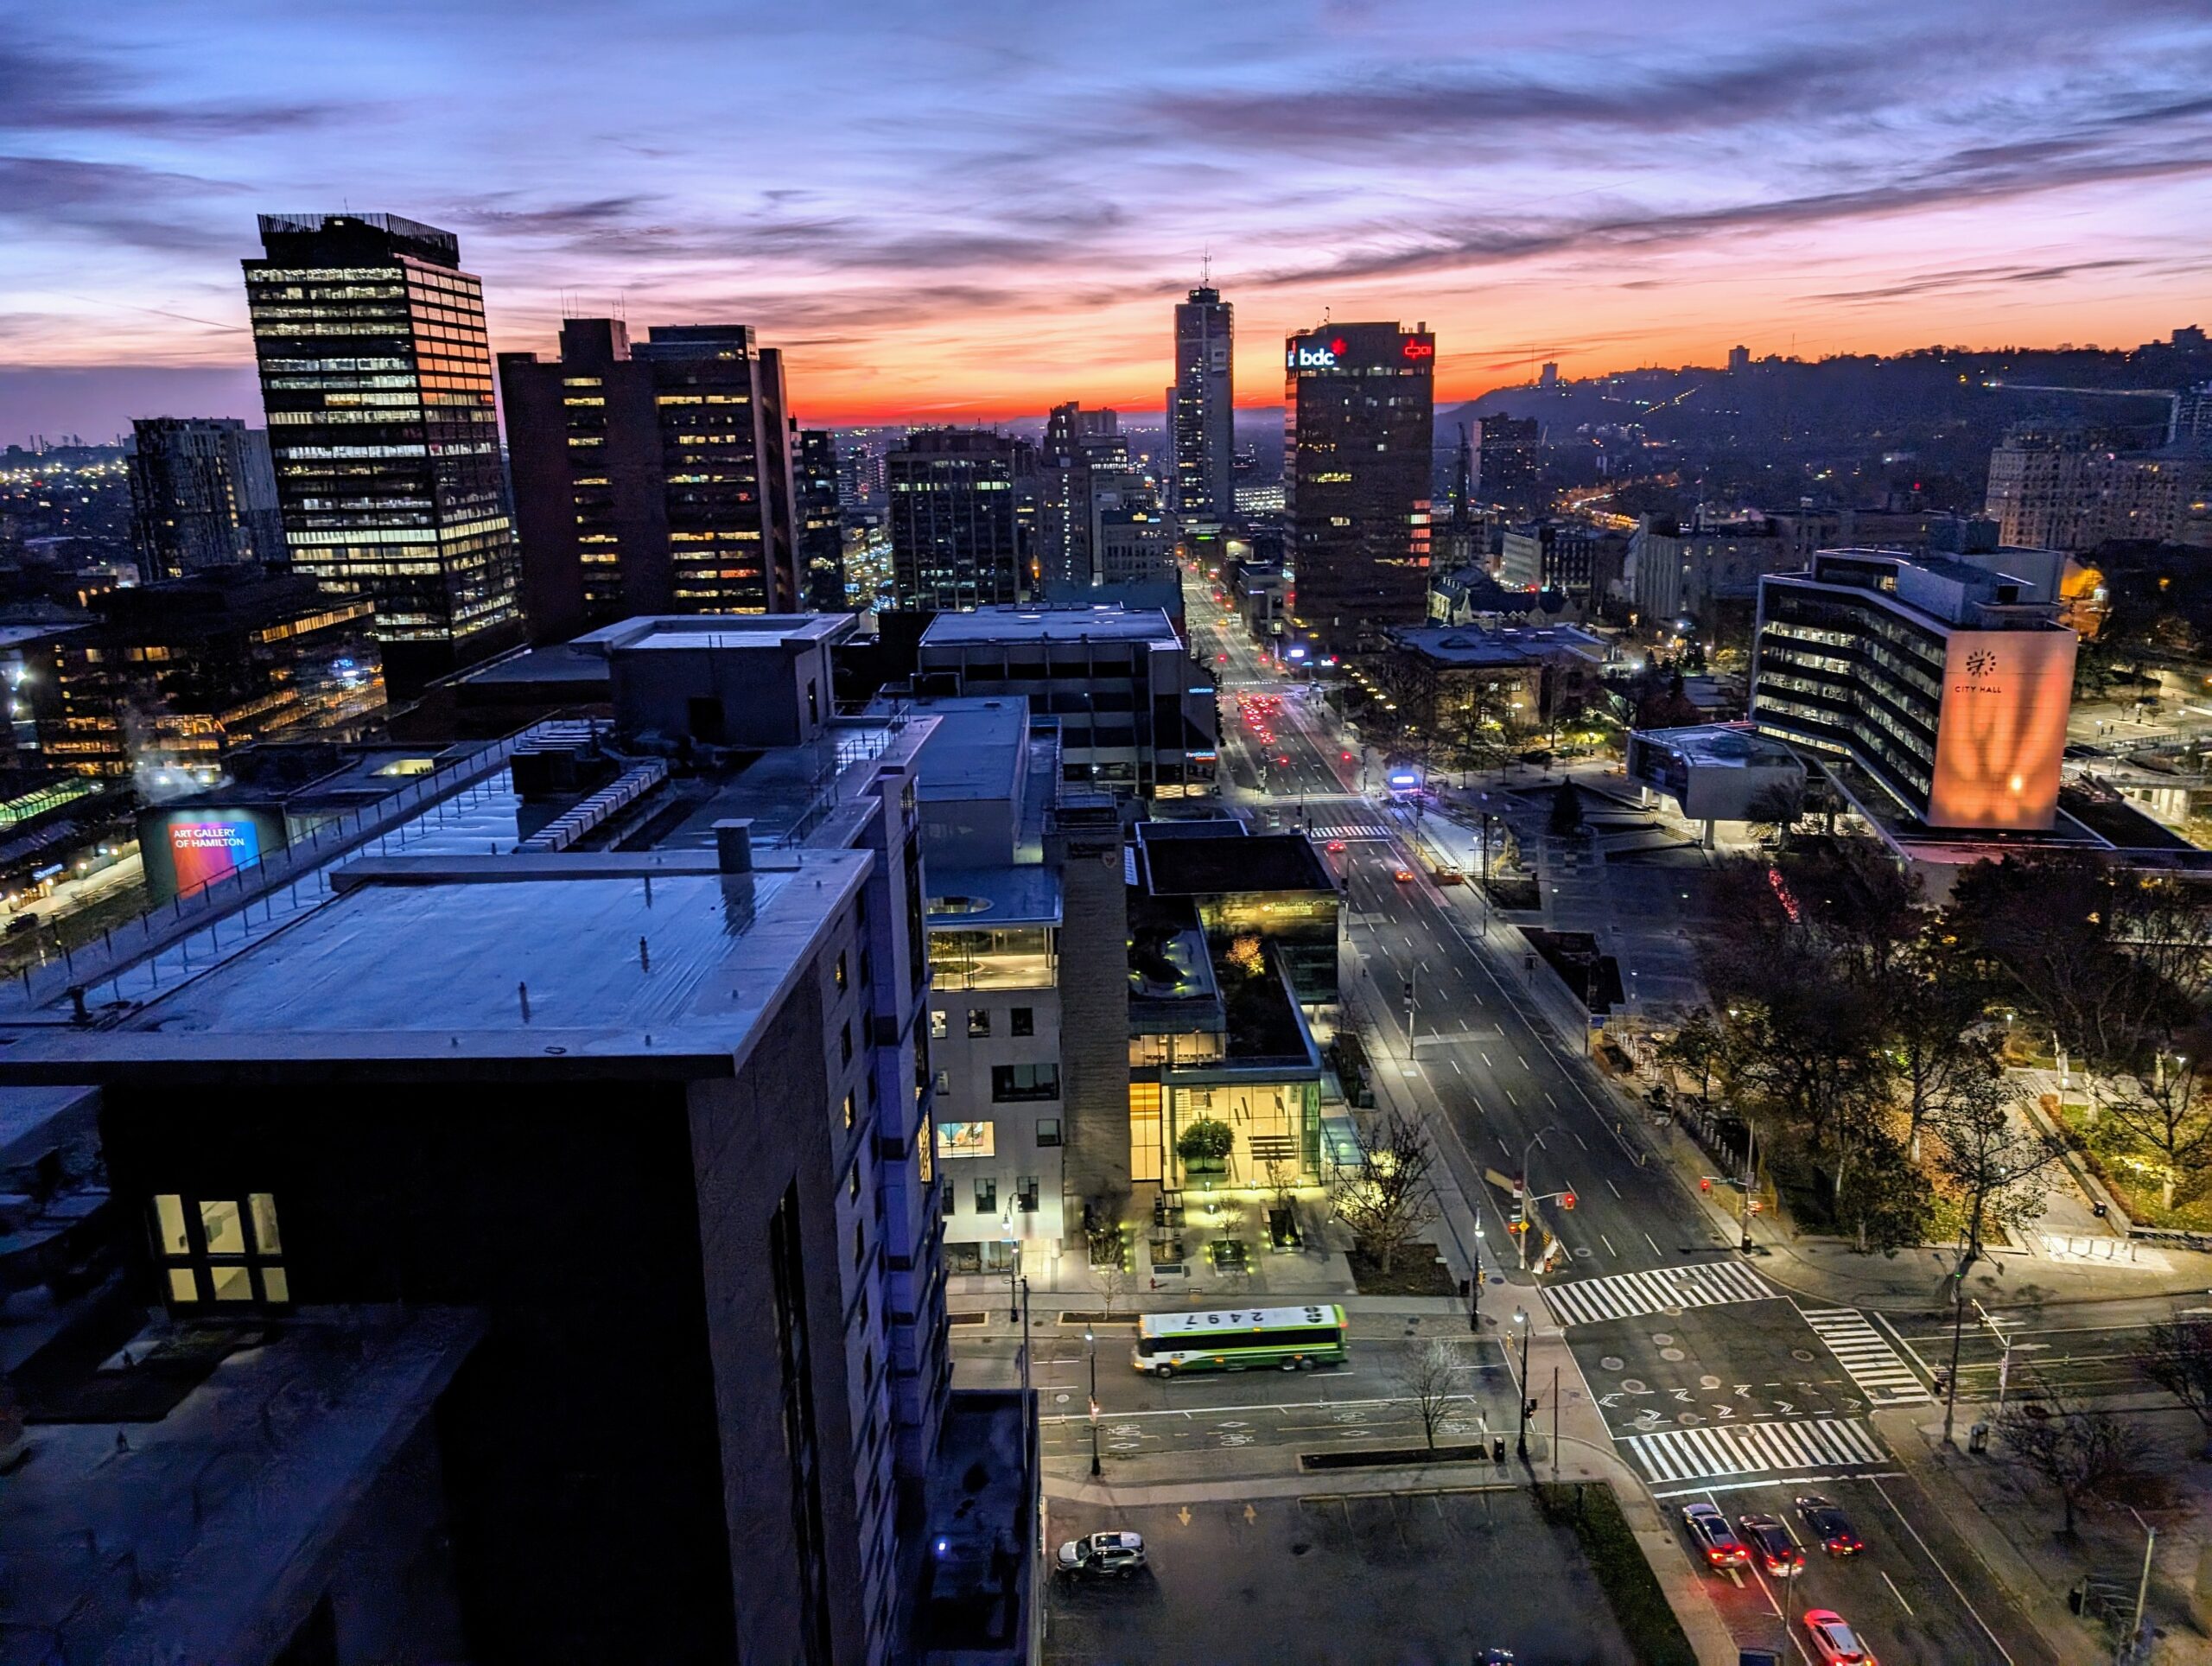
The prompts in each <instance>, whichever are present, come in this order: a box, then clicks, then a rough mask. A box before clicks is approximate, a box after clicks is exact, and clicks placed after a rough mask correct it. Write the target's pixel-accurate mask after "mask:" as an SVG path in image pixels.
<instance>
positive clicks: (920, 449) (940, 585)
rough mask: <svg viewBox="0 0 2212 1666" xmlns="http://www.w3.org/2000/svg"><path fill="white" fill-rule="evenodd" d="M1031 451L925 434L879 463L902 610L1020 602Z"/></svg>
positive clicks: (983, 438) (1026, 568) (959, 431)
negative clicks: (886, 489)
mask: <svg viewBox="0 0 2212 1666" xmlns="http://www.w3.org/2000/svg"><path fill="white" fill-rule="evenodd" d="M1035 457H1036V454H1035V452H1034V450H1033V448H1031V447H1030V445H1029V443H1028V442H1027V441H1025V440H1016V439H1011V438H1008V437H1007V436H1005V435H1002V434H994V433H991V432H990V431H989V430H988V429H972V428H925V429H916V430H915V431H914V432H913V433H912V434H910V435H908V436H906V443H905V444H904V445H902V446H900V447H899V448H898V449H897V450H896V451H893V453H892V454H891V455H889V456H888V457H887V458H885V459H884V473H885V475H886V477H887V479H886V484H887V486H888V487H889V489H890V495H891V553H892V563H893V588H894V592H895V595H896V596H897V599H898V605H899V607H907V608H912V607H935V608H959V607H985V606H988V604H990V603H992V602H995V601H1020V600H1022V599H1023V597H1024V596H1025V595H1027V594H1028V593H1029V592H1030V590H1031V589H1032V588H1033V582H1034V580H1033V575H1032V573H1031V571H1030V550H1029V543H1030V522H1031V520H1032V518H1033V506H1032V505H1030V504H1029V503H1027V501H1026V500H1027V499H1030V498H1032V497H1033V495H1034V492H1035V486H1036V480H1035Z"/></svg>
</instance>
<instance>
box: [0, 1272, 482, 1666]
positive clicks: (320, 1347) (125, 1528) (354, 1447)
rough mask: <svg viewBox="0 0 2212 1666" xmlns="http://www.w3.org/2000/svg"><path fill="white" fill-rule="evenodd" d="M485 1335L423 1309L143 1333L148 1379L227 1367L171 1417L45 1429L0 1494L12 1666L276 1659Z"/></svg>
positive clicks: (5, 1661) (1, 1646) (142, 1370)
mask: <svg viewBox="0 0 2212 1666" xmlns="http://www.w3.org/2000/svg"><path fill="white" fill-rule="evenodd" d="M479 1332H480V1321H479V1320H478V1319H476V1318H475V1317H474V1315H472V1314H469V1313H461V1312H458V1311H456V1310H454V1309H451V1308H438V1307H410V1308H408V1309H407V1310H405V1311H404V1313H403V1312H402V1311H400V1310H398V1309H389V1310H385V1309H379V1310H374V1311H371V1312H367V1313H353V1312H349V1311H341V1310H330V1309H324V1310H319V1311H318V1310H306V1311H303V1312H302V1313H300V1314H299V1315H297V1316H296V1317H295V1318H294V1319H291V1320H289V1321H288V1322H287V1324H286V1325H285V1326H284V1327H283V1330H282V1331H281V1332H270V1333H268V1334H267V1335H266V1336H265V1337H264V1336H263V1335H262V1334H261V1333H259V1332H243V1333H237V1337H236V1340H235V1341H233V1342H232V1343H230V1344H228V1345H226V1342H225V1340H224V1339H223V1338H222V1337H221V1335H220V1333H215V1334H213V1335H207V1336H200V1337H194V1336H193V1334H192V1333H191V1332H177V1333H169V1332H167V1330H166V1327H165V1326H164V1327H162V1329H160V1330H159V1331H156V1332H145V1333H142V1334H141V1335H140V1336H139V1337H138V1338H137V1339H134V1341H133V1343H132V1345H131V1352H132V1354H133V1356H134V1358H136V1359H137V1360H138V1361H139V1362H141V1363H140V1364H139V1366H137V1367H136V1368H134V1369H135V1370H137V1374H138V1375H140V1376H141V1377H144V1378H148V1379H150V1378H153V1377H156V1374H157V1373H156V1369H154V1368H152V1367H150V1366H149V1365H147V1364H146V1363H145V1362H146V1361H147V1359H148V1357H149V1355H154V1356H156V1358H158V1357H159V1356H160V1353H161V1351H162V1349H163V1348H164V1347H165V1346H166V1347H168V1348H171V1349H173V1348H175V1345H176V1344H177V1342H178V1341H179V1340H180V1339H183V1340H188V1341H189V1342H190V1343H192V1344H193V1345H195V1346H196V1347H197V1348H198V1349H199V1350H200V1351H201V1354H202V1358H203V1361H204V1358H205V1355H206V1354H207V1353H208V1352H213V1353H214V1354H215V1355H216V1356H217V1358H218V1363H216V1364H214V1365H213V1369H212V1370H211V1371H209V1372H208V1373H207V1375H206V1376H205V1377H204V1378H203V1379H202V1380H200V1382H199V1383H198V1385H197V1386H195V1387H194V1388H191V1389H189V1390H188V1391H187V1392H186V1393H185V1394H184V1396H183V1397H182V1398H181V1399H180V1400H178V1401H177V1402H175V1404H174V1405H172V1406H170V1407H168V1408H167V1409H166V1412H165V1414H164V1413H161V1412H156V1413H154V1415H151V1416H150V1417H142V1418H141V1419H139V1420H137V1421H133V1420H132V1419H130V1417H129V1416H128V1415H119V1416H111V1417H109V1418H105V1419H102V1420H100V1421H86V1422H74V1421H71V1422H35V1423H33V1424H32V1426H31V1428H30V1431H29V1435H30V1446H31V1447H32V1452H31V1455H30V1459H29V1461H28V1462H26V1463H25V1464H24V1465H23V1466H22V1467H21V1469H20V1470H18V1471H17V1472H16V1473H14V1474H12V1475H10V1477H9V1478H8V1484H7V1485H6V1486H5V1487H4V1488H0V1561H4V1562H5V1564H6V1565H7V1567H8V1570H9V1587H10V1589H9V1599H10V1600H9V1607H8V1618H9V1620H10V1624H9V1625H5V1626H0V1666H44V1663H46V1662H48V1661H52V1660H59V1659H69V1660H95V1659H97V1660H108V1661H156V1660H160V1661H168V1660H210V1661H212V1660H245V1659H251V1660H261V1659H268V1658H271V1657H273V1656H275V1654H276V1653H277V1650H278V1649H279V1648H280V1647H281V1646H282V1644H283V1638H284V1637H285V1636H287V1635H289V1632H290V1631H291V1630H292V1629H293V1628H296V1626H297V1625H299V1623H300V1621H301V1620H302V1618H305V1614H306V1611H307V1605H308V1602H309V1601H310V1600H311V1599H312V1597H313V1594H314V1592H315V1587H316V1585H317V1583H318V1582H319V1581H320V1580H322V1579H325V1578H327V1576H328V1574H329V1572H330V1569H331V1567H332V1564H333V1561H334V1559H335V1558H337V1557H340V1556H342V1555H344V1554H345V1552H346V1531H347V1529H348V1527H349V1526H350V1524H351V1521H352V1517H353V1515H354V1513H355V1512H356V1511H358V1510H361V1509H362V1508H363V1505H364V1501H365V1499H366V1498H367V1497H369V1496H370V1495H371V1494H372V1490H373V1484H374V1482H375V1481H376V1480H377V1478H378V1476H380V1475H382V1474H383V1473H385V1472H386V1471H387V1470H388V1469H389V1468H390V1467H391V1464H392V1463H393V1461H394V1459H397V1457H398V1455H399V1453H400V1449H401V1447H402V1446H403V1445H404V1442H405V1441H406V1440H407V1439H408V1438H409V1436H410V1434H412V1433H413V1432H414V1431H415V1430H416V1429H417V1428H420V1427H421V1426H422V1424H423V1421H424V1420H425V1419H426V1418H427V1417H428V1416H429V1415H430V1413H431V1410H432V1407H433V1404H434V1402H435V1399H436V1397H437V1396H438V1395H439V1394H441V1393H442V1391H443V1390H444V1389H445V1386H446V1384H447V1383H448V1382H449V1381H450V1380H451V1379H452V1377H453V1374H454V1371H455V1370H457V1369H458V1368H459V1366H460V1364H461V1361H462V1360H463V1358H466V1357H467V1353H468V1351H469V1350H470V1348H472V1347H473V1346H474V1345H475V1340H476V1338H477V1336H478V1334H479ZM238 1341H244V1342H247V1343H250V1344H251V1345H244V1346H239V1345H237V1342H238ZM111 1365H112V1366H114V1367H115V1368H114V1369H105V1370H99V1371H96V1372H94V1373H93V1374H92V1377H93V1381H94V1382H95V1383H96V1382H97V1381H98V1380H99V1378H103V1377H106V1378H116V1377H122V1376H124V1370H123V1369H122V1368H121V1362H120V1359H119V1358H118V1360H116V1361H114V1362H111ZM87 1386H90V1385H89V1384H88V1385H87ZM118 1425H120V1427H118ZM125 1593H128V1594H127V1595H126V1594H125ZM276 1628H282V1629H276ZM272 1629H275V1630H276V1635H275V1636H274V1637H270V1635H268V1633H269V1632H270V1631H271V1630H272Z"/></svg>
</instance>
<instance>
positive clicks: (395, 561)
mask: <svg viewBox="0 0 2212 1666" xmlns="http://www.w3.org/2000/svg"><path fill="white" fill-rule="evenodd" d="M261 246H262V251H263V258H260V259H258V260H248V261H245V263H243V264H244V265H245V289H246V309H247V312H248V314H249V315H250V316H251V319H252V321H253V345H254V352H255V354H256V356H257V358H258V359H259V360H260V366H261V397H262V403H263V404H264V406H265V407H266V408H267V410H268V414H269V444H270V454H271V456H272V458H273V461H274V462H275V465H276V470H277V503H278V506H279V507H280V508H281V510H282V511H283V523H284V540H285V544H286V545H287V547H288V549H289V553H290V556H291V563H292V565H293V567H294V568H295V569H297V570H298V571H300V572H302V573H306V574H308V575H310V576H312V577H314V578H315V579H316V580H317V581H318V582H321V585H322V586H323V588H326V589H328V590H333V591H339V592H344V593H348V594H359V595H368V596H371V597H372V598H373V599H374V601H375V602H376V609H377V637H378V640H379V641H381V642H382V643H383V645H384V656H385V674H386V676H387V677H389V678H390V680H391V684H392V685H393V687H394V688H395V689H396V690H402V691H404V690H411V689H415V688H419V687H420V686H421V685H422V684H423V683H425V682H427V681H428V680H429V679H430V678H431V677H436V676H438V675H441V674H442V673H443V672H445V671H451V670H453V669H454V668H455V667H457V666H461V665H465V664H470V663H472V662H473V661H475V660H478V659H480V658H484V657H485V656H486V655H487V654H490V653H493V652H497V651H498V650H499V649H500V648H503V647H505V646H506V645H508V644H509V643H511V642H512V641H513V640H514V639H515V638H516V637H517V635H518V633H519V631H520V627H521V622H522V614H521V608H520V606H519V604H518V601H517V597H516V579H517V572H516V560H515V543H514V531H513V528H512V526H511V525H510V524H509V522H508V518H507V511H506V506H505V490H504V486H503V482H502V480H501V476H500V468H499V419H498V415H497V412H496V410H495V407H494V404H493V390H492V354H491V350H490V348H489V347H488V346H487V345H486V340H485V334H484V286H483V284H482V283H481V282H480V280H479V279H478V278H477V277H475V276H474V274H472V273H468V272H464V271H462V270H461V245H460V242H459V240H458V239H457V238H454V234H453V233H452V232H441V231H439V230H437V229H436V228H435V226H423V225H419V224H417V223H416V221H414V220H411V219H401V218H400V217H399V216H398V215H397V214H264V215H262V216H261Z"/></svg>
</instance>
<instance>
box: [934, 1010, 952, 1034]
mask: <svg viewBox="0 0 2212 1666" xmlns="http://www.w3.org/2000/svg"><path fill="white" fill-rule="evenodd" d="M948 1033H950V1014H947V1013H946V1012H945V1010H944V1008H942V1007H938V1008H932V1009H931V1013H930V1040H932V1041H942V1040H944V1038H945V1036H946V1035H947V1034H948Z"/></svg>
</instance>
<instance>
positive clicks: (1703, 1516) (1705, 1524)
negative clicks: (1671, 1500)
mask: <svg viewBox="0 0 2212 1666" xmlns="http://www.w3.org/2000/svg"><path fill="white" fill-rule="evenodd" d="M1682 1524H1683V1525H1684V1526H1685V1527H1687V1528H1688V1529H1689V1530H1690V1538H1691V1540H1692V1542H1694V1543H1695V1544H1696V1546H1697V1548H1699V1549H1700V1550H1701V1551H1703V1552H1704V1553H1705V1559H1706V1561H1707V1562H1709V1563H1711V1564H1712V1565H1713V1567H1743V1566H1745V1564H1746V1563H1748V1562H1749V1561H1751V1552H1750V1551H1748V1550H1746V1549H1745V1548H1744V1542H1743V1541H1742V1540H1741V1539H1739V1538H1738V1537H1737V1536H1736V1531H1735V1529H1733V1528H1732V1527H1730V1526H1729V1525H1728V1518H1727V1517H1726V1516H1724V1515H1722V1514H1721V1513H1720V1512H1719V1510H1716V1509H1715V1508H1713V1505H1711V1504H1684V1505H1683V1506H1682ZM1808 1618H1809V1616H1808Z"/></svg>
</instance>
